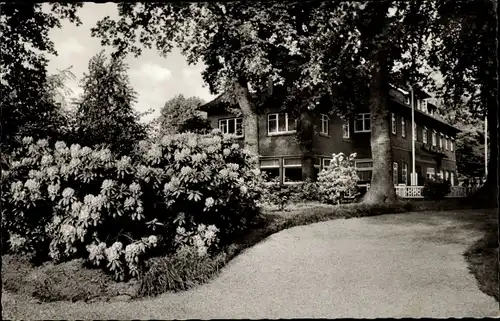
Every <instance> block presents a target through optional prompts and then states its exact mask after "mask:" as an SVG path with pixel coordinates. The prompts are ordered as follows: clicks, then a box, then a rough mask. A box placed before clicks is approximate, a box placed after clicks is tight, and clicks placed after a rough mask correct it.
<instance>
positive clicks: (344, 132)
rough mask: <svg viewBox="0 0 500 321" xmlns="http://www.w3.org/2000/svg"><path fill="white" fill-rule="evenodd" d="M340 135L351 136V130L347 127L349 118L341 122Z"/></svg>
mask: <svg viewBox="0 0 500 321" xmlns="http://www.w3.org/2000/svg"><path fill="white" fill-rule="evenodd" d="M342 137H343V138H349V137H351V131H350V128H349V120H346V121H345V122H344V124H342Z"/></svg>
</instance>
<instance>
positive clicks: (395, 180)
mask: <svg viewBox="0 0 500 321" xmlns="http://www.w3.org/2000/svg"><path fill="white" fill-rule="evenodd" d="M398 167H399V164H398V162H392V183H393V184H394V185H398V182H399V180H398Z"/></svg>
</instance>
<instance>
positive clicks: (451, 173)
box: [450, 171, 455, 186]
mask: <svg viewBox="0 0 500 321" xmlns="http://www.w3.org/2000/svg"><path fill="white" fill-rule="evenodd" d="M450 183H451V186H455V173H454V172H453V171H450Z"/></svg>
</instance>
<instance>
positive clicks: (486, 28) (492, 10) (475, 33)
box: [431, 0, 499, 204]
mask: <svg viewBox="0 0 500 321" xmlns="http://www.w3.org/2000/svg"><path fill="white" fill-rule="evenodd" d="M438 3H439V7H438V9H439V10H438V13H439V16H438V17H439V19H438V20H437V22H438V23H437V24H436V26H435V29H436V31H435V33H436V34H438V35H439V40H440V43H439V47H438V50H436V51H435V54H434V55H433V56H432V60H431V63H432V65H433V66H435V67H437V68H439V71H440V72H441V73H442V75H443V80H444V86H443V87H442V88H441V89H442V92H443V94H442V96H443V99H444V100H445V101H446V103H447V104H446V106H447V108H448V110H453V109H457V108H460V105H461V104H462V103H463V102H464V101H465V102H466V104H467V107H468V108H469V111H470V112H471V116H473V117H476V118H477V119H479V120H483V119H484V118H485V117H486V118H487V120H488V128H489V139H490V144H489V154H490V157H489V162H488V167H487V168H488V175H487V178H486V183H485V184H484V186H483V188H482V189H481V190H480V191H479V192H478V195H477V196H478V197H485V198H487V199H488V200H491V201H493V202H494V203H495V204H497V198H498V135H499V133H498V117H499V115H498V106H497V95H498V87H497V86H498V77H497V74H496V70H497V68H498V62H497V59H496V57H497V48H496V46H497V43H496V39H497V37H496V35H497V34H496V32H497V31H496V30H497V29H496V28H497V15H496V11H497V2H496V1H492V0H474V1H449V0H441V1H438Z"/></svg>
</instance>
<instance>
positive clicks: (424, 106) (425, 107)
mask: <svg viewBox="0 0 500 321" xmlns="http://www.w3.org/2000/svg"><path fill="white" fill-rule="evenodd" d="M421 109H422V111H423V112H424V113H429V111H428V109H427V99H422V106H421Z"/></svg>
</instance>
